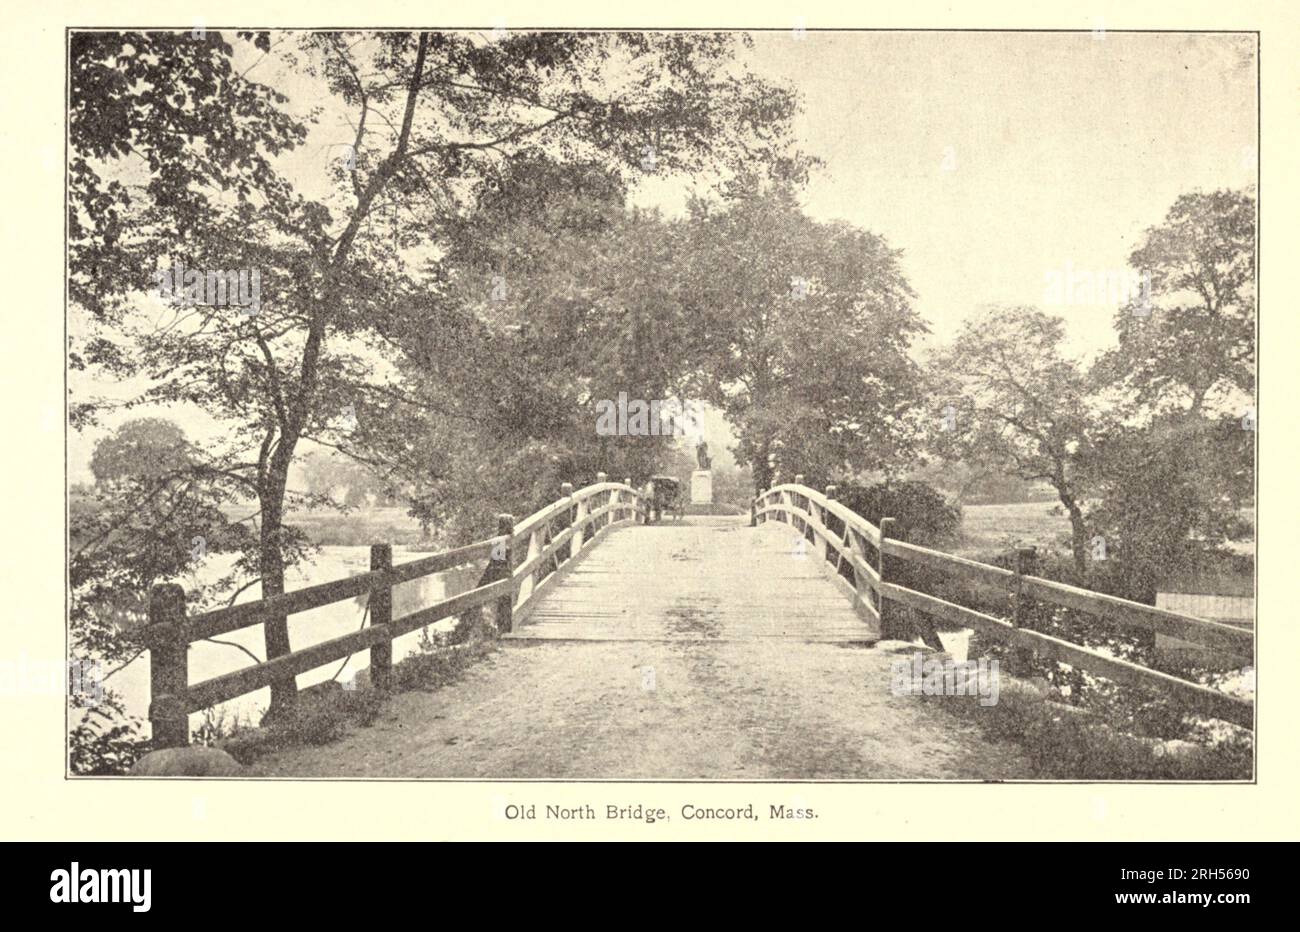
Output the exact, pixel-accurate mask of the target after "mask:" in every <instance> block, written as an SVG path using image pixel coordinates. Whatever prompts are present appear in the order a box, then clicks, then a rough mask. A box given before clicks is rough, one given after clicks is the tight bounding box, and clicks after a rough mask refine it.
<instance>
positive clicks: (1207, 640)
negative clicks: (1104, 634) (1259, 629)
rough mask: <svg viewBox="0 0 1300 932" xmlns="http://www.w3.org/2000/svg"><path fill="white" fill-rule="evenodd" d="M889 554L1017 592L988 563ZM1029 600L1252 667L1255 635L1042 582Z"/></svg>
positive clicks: (899, 549)
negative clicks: (1196, 647) (1198, 647)
mask: <svg viewBox="0 0 1300 932" xmlns="http://www.w3.org/2000/svg"><path fill="white" fill-rule="evenodd" d="M884 550H885V553H887V554H890V555H891V556H896V557H901V558H902V559H905V560H911V561H914V562H919V563H923V564H925V565H927V566H933V567H936V568H938V569H942V570H945V571H948V572H951V573H953V574H955V575H957V576H962V577H965V578H967V579H973V580H975V581H977V582H981V583H986V584H988V585H992V586H997V587H998V588H1000V589H1005V590H1006V591H1008V592H1011V591H1013V590H1014V589H1015V585H1016V574H1015V573H1014V572H1013V571H1011V570H1005V569H1002V568H1001V567H997V566H989V565H988V564H987V563H979V562H977V561H975V560H967V559H965V558H964V557H958V556H955V555H953V554H950V553H943V552H942V551H938V550H930V549H929V548H926V547H918V546H916V545H915V544H907V543H904V542H902V541H898V540H893V539H890V540H887V541H886V542H885V544H884ZM1023 591H1024V593H1025V595H1027V596H1030V597H1033V598H1037V599H1041V600H1043V601H1045V602H1051V603H1053V604H1056V605H1062V606H1064V607H1066V608H1072V609H1076V610H1078V611H1083V612H1088V613H1090V614H1093V615H1097V616H1100V617H1103V618H1107V619H1109V620H1111V621H1115V622H1119V623H1120V624H1124V625H1128V626H1129V627H1133V628H1140V629H1142V630H1145V631H1154V632H1156V633H1157V634H1166V635H1170V636H1172V637H1179V638H1182V639H1184V640H1188V641H1193V642H1195V643H1197V644H1200V645H1202V646H1205V647H1211V648H1214V649H1217V650H1221V651H1225V652H1227V653H1230V654H1233V655H1234V656H1237V657H1239V658H1241V659H1242V660H1244V661H1247V662H1249V660H1250V658H1251V657H1252V656H1253V655H1254V635H1253V633H1252V632H1251V631H1249V630H1246V629H1241V628H1236V627H1234V626H1232V625H1225V624H1221V623H1219V622H1214V621H1207V620H1205V619H1203V618H1195V617H1193V616H1190V615H1182V614H1179V613H1177V612H1171V611H1169V610H1168V609H1163V608H1156V607H1155V606H1153V605H1144V604H1142V603H1141V602H1132V601H1130V600H1128V599H1121V598H1119V597H1118V596H1113V595H1106V594H1105V593H1101V592H1094V591H1092V590H1090V589H1081V588H1079V587H1078V586H1070V585H1067V584H1065V583H1060V582H1056V581H1054V580H1050V579H1043V578H1042V577H1039V576H1024V577H1023Z"/></svg>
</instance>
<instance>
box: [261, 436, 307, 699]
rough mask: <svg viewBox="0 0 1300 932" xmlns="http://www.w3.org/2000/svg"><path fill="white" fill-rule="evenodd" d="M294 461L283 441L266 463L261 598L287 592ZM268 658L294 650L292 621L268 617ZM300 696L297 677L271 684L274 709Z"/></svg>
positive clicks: (279, 616) (265, 622) (262, 492)
mask: <svg viewBox="0 0 1300 932" xmlns="http://www.w3.org/2000/svg"><path fill="white" fill-rule="evenodd" d="M292 458H293V444H292V443H291V442H289V441H288V438H282V440H281V444H280V446H278V447H277V448H276V451H275V454H274V455H273V456H272V457H271V460H270V462H269V463H268V464H267V471H266V476H265V477H264V479H263V482H262V488H261V491H260V493H259V498H260V500H261V501H260V504H261V511H262V528H261V540H260V544H261V546H260V551H261V552H260V554H259V563H260V567H259V568H260V570H261V575H262V598H264V599H265V598H267V597H269V596H273V595H281V594H282V593H283V592H284V550H283V547H282V543H283V541H282V534H283V531H284V493H285V489H286V488H287V486H288V484H289V463H290V461H291V460H292ZM263 632H264V637H265V643H266V659H267V660H274V659H275V658H276V657H283V656H284V655H285V654H288V653H289V652H290V650H291V649H292V648H291V646H290V644H289V619H288V617H287V616H285V615H278V616H275V617H268V618H267V619H266V620H265V621H264V623H263ZM297 695H298V684H297V679H296V678H295V677H292V676H291V677H287V678H286V679H283V680H276V681H275V682H273V683H272V684H271V710H272V711H275V710H279V709H284V708H287V707H289V706H291V705H293V702H294V699H295V698H296V697H297Z"/></svg>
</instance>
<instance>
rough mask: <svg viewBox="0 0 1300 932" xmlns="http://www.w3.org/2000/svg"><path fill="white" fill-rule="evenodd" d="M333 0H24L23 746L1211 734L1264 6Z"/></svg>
mask: <svg viewBox="0 0 1300 932" xmlns="http://www.w3.org/2000/svg"><path fill="white" fill-rule="evenodd" d="M319 16H320V18H321V20H322V24H321V26H319V27H313V26H311V25H310V22H309V20H305V21H304V23H302V24H301V25H300V26H299V27H297V28H263V27H257V26H248V27H219V26H218V25H217V21H216V18H215V17H210V18H209V20H208V22H209V23H210V24H211V25H206V24H205V23H203V22H195V23H193V24H188V25H187V24H186V23H185V22H183V21H182V22H180V23H177V24H176V26H175V28H169V29H163V28H146V29H133V28H125V27H115V28H104V27H100V26H96V27H93V28H92V27H69V28H67V29H66V30H64V33H63V36H62V39H63V41H64V44H65V46H66V88H65V97H66V114H65V115H63V116H65V120H64V122H65V129H66V141H65V151H64V157H63V158H61V157H60V156H59V155H58V154H57V153H54V154H53V155H52V157H53V158H54V159H55V161H56V162H59V161H65V162H66V179H65V185H64V199H65V200H64V250H65V253H64V256H63V260H64V262H65V268H66V278H65V283H64V284H65V295H64V320H63V325H64V334H63V336H64V338H65V353H64V356H65V360H64V365H65V371H64V372H63V376H64V379H65V385H66V434H65V436H64V439H65V454H66V459H65V462H64V464H63V465H64V484H65V489H66V503H65V504H66V516H67V530H66V649H67V653H66V657H65V658H48V659H46V660H39V659H37V658H35V657H34V656H33V657H32V658H26V655H24V658H26V659H23V660H22V661H21V662H20V666H22V667H24V668H23V669H17V668H15V669H12V670H11V671H10V676H11V677H16V678H18V679H20V680H26V679H27V678H30V680H31V681H32V682H35V681H37V680H39V681H40V682H51V683H54V682H58V681H63V682H66V684H67V689H66V715H65V720H66V735H65V736H63V737H64V738H65V739H66V740H65V742H64V744H65V748H66V758H65V760H64V761H63V764H64V766H63V767H59V761H57V760H50V761H48V762H47V763H48V769H49V771H50V778H51V779H56V778H57V779H62V780H67V781H71V782H73V783H76V782H78V781H80V782H82V783H86V782H89V781H90V780H92V779H101V778H112V782H111V785H110V786H109V787H108V789H106V790H105V792H107V793H112V792H120V791H121V787H122V786H125V785H127V784H129V783H131V782H133V781H141V780H154V779H157V778H224V779H226V780H237V781H250V782H257V781H263V782H266V783H268V784H269V783H271V782H274V781H312V780H323V781H357V780H372V781H381V780H388V781H471V782H478V781H484V782H488V781H511V782H516V783H518V782H525V781H538V782H548V781H553V782H564V783H581V782H586V781H593V782H594V781H617V782H622V783H655V782H672V783H685V784H700V785H701V786H703V785H704V784H715V783H721V784H727V783H743V784H761V783H765V782H775V783H786V784H814V783H821V782H838V783H847V784H865V783H926V784H929V783H1017V782H1021V783H1079V784H1082V783H1106V782H1116V783H1162V784H1163V783H1179V784H1181V783H1222V784H1247V785H1253V784H1254V783H1255V781H1256V779H1257V772H1256V759H1257V757H1256V750H1257V749H1256V740H1255V726H1256V717H1257V714H1256V701H1255V700H1256V661H1257V630H1256V604H1255V603H1256V558H1257V553H1256V526H1257V521H1256V517H1257V514H1258V506H1259V501H1258V497H1257V481H1256V475H1257V473H1256V463H1257V443H1256V440H1257V435H1258V434H1257V381H1256V379H1257V369H1258V365H1257V355H1256V348H1257V345H1258V335H1259V333H1260V320H1259V316H1258V314H1257V308H1256V301H1257V297H1256V295H1257V274H1258V262H1257V255H1258V253H1259V249H1260V241H1259V235H1258V218H1259V216H1260V194H1259V191H1260V186H1259V177H1260V138H1261V137H1260V132H1261V126H1260V123H1261V115H1260V114H1261V110H1260V99H1261V97H1260V94H1261V83H1260V75H1261V72H1260V34H1259V33H1258V32H1256V31H1246V30H1223V31H1207V30H1191V29H1187V30H1179V29H1172V28H1171V29H1162V30H1155V29H1144V30H1133V29H1121V28H1118V26H1116V27H1114V28H1108V26H1107V24H1106V23H1105V22H1104V21H1102V20H1101V19H1097V20H1095V21H1094V22H1092V23H1088V22H1086V21H1079V20H1078V19H1077V18H1076V19H1074V20H1071V26H1070V28H1060V29H992V28H989V29H957V28H952V29H919V28H918V29H903V28H890V29H883V28H877V29H873V28H860V29H847V28H845V29H838V28H817V27H816V26H815V24H814V23H813V22H811V21H809V20H806V19H805V18H803V17H800V16H798V10H797V9H794V8H792V9H791V13H790V16H789V17H788V19H789V23H788V24H787V25H785V26H784V27H782V28H762V29H758V28H740V27H737V28H722V27H717V28H710V29H698V28H692V29H685V28H641V29H635V30H633V29H626V28H622V27H619V28H598V27H596V26H594V25H593V26H591V27H590V28H574V27H571V26H567V25H566V26H563V27H561V26H555V27H548V26H545V25H544V24H543V25H526V24H525V23H524V22H520V23H516V22H514V21H511V20H508V19H504V18H503V19H499V20H496V21H490V22H489V24H488V25H485V26H479V27H474V28H470V27H465V28H450V27H448V28H438V29H426V28H416V27H411V28H398V27H396V26H394V27H391V28H336V27H332V26H330V25H329V23H328V22H327V21H326V19H325V17H326V14H324V13H321V14H319ZM410 18H411V19H414V18H415V17H414V16H412V17H410ZM467 18H468V17H467ZM475 18H478V17H475ZM485 18H486V17H485ZM646 18H647V19H649V18H650V17H646ZM489 19H490V18H489ZM539 19H542V17H539ZM718 20H719V21H723V20H724V18H723V17H718ZM120 21H121V22H123V23H126V22H130V21H131V20H130V17H127V16H123V17H121V18H120ZM1275 49H1276V47H1275ZM1272 54H1275V55H1283V54H1285V53H1284V52H1283V51H1282V50H1281V49H1276V50H1275V51H1274V52H1273V53H1272ZM1293 104H1294V100H1293V99H1292V102H1291V104H1289V105H1288V106H1290V107H1291V109H1290V111H1288V115H1287V117H1286V118H1287V119H1290V120H1291V121H1292V123H1294V106H1293ZM1278 206H1279V210H1281V211H1282V212H1285V210H1286V208H1283V207H1281V204H1280V202H1278ZM53 210H54V207H53V204H51V205H49V207H48V208H47V212H49V211H53ZM1284 261H1287V260H1284ZM50 313H51V314H52V315H53V314H55V313H56V310H55V309H54V308H52V309H51V311H50ZM1275 339H1276V338H1275ZM1288 339H1289V338H1288ZM53 417H54V422H55V423H56V424H57V423H58V419H59V414H58V413H55V414H54V415H53ZM63 427H64V424H58V426H57V427H56V428H55V430H56V432H62V429H63ZM48 620H49V622H50V624H55V623H56V619H48ZM1271 620H1272V621H1274V622H1279V623H1281V624H1283V625H1285V624H1286V622H1285V621H1283V620H1282V619H1278V618H1273V619H1271ZM1267 625H1268V620H1266V621H1265V626H1266V627H1267ZM1275 649H1276V648H1275ZM42 663H43V664H46V665H47V666H48V667H49V668H50V669H45V670H41V669H37V668H36V667H37V665H38V664H42ZM62 666H66V669H59V667H62ZM59 692H63V690H62V689H61V688H59ZM56 698H58V699H59V701H60V702H62V701H63V700H62V698H59V697H57V696H56ZM1265 704H1267V703H1265ZM1283 738H1284V736H1282V735H1280V734H1278V733H1276V732H1274V733H1273V734H1271V735H1270V736H1269V737H1268V738H1267V739H1266V740H1265V741H1262V742H1261V744H1267V741H1278V740H1281V739H1283ZM51 740H52V737H51ZM1293 743H1294V742H1292V744H1293ZM155 785H156V784H155ZM265 789H266V787H258V788H255V790H254V792H260V791H262V790H265ZM634 789H635V788H634ZM688 789H689V787H688ZM710 789H712V790H720V791H721V792H720V793H711V794H710V795H708V797H707V798H706V797H704V796H701V797H699V798H698V799H695V798H694V797H689V798H684V799H683V800H682V802H685V803H687V805H684V806H679V808H676V809H668V810H667V811H666V812H661V813H660V814H659V815H656V812H657V811H658V810H655V809H653V808H645V809H643V808H641V807H640V806H639V805H637V798H638V797H636V796H635V794H632V795H629V797H628V799H627V801H626V806H625V808H626V810H627V811H626V812H623V811H622V808H619V811H618V812H616V813H613V814H609V813H607V812H605V810H604V808H603V807H602V806H595V807H594V808H593V807H591V806H590V805H588V802H586V801H578V802H575V803H574V804H573V806H572V808H571V809H565V808H564V807H563V806H560V801H559V800H558V799H551V800H546V799H542V798H540V797H539V798H537V799H536V800H535V801H534V802H535V803H536V808H537V811H538V813H539V814H540V815H544V816H547V817H549V818H552V819H555V820H559V821H564V820H566V819H570V818H575V819H577V818H591V817H594V816H595V815H596V814H597V812H599V815H600V816H601V817H603V818H607V819H612V820H630V821H645V820H647V819H649V821H651V822H654V821H655V819H656V818H659V819H663V818H676V819H684V820H687V821H690V820H724V821H730V820H741V821H743V820H753V819H755V818H760V817H761V819H763V820H769V819H770V820H777V821H784V820H794V821H798V820H807V819H815V818H817V817H818V814H819V812H820V808H819V807H820V806H821V803H820V802H818V803H817V804H816V805H814V804H813V803H812V802H810V801H809V800H808V799H807V798H806V797H804V796H801V792H802V790H800V788H799V787H795V788H794V790H793V791H792V792H790V793H787V794H785V795H784V796H783V797H782V800H783V801H781V802H780V803H779V805H777V804H773V805H771V806H770V807H769V806H768V805H767V804H766V802H761V801H759V800H757V799H756V798H751V797H746V796H744V795H743V794H742V795H735V794H734V792H733V794H732V795H733V796H734V799H732V797H731V796H728V789H729V788H728V787H725V786H724V787H711V788H710ZM1229 789H1230V790H1232V791H1235V789H1236V788H1229ZM1249 789H1250V786H1247V787H1245V788H1243V790H1249ZM1006 792H1017V793H1021V792H1027V791H1025V790H1007V791H1006ZM729 799H730V800H732V801H727V800H729ZM715 800H721V802H715ZM510 802H511V806H513V807H514V808H513V813H512V812H510V811H507V812H506V814H505V816H504V818H506V819H516V818H518V819H528V818H532V816H531V815H530V814H529V811H528V809H527V805H529V804H530V803H527V802H526V801H521V800H519V799H516V798H514V797H511V800H510ZM516 804H517V805H516ZM549 804H553V805H549ZM566 805H567V804H566ZM1001 805H1008V803H1006V802H1003V803H1002V804H1001ZM511 806H507V807H505V808H506V809H507V810H510V809H511ZM552 808H553V809H555V814H553V815H552V814H549V813H548V811H547V810H548V809H552ZM615 808H616V807H615V806H612V805H611V806H610V807H609V809H610V810H614V809H615ZM749 810H761V812H759V813H758V815H757V816H754V815H752V814H750V812H749ZM65 866H66V865H65ZM75 869H76V865H75V864H74V865H73V873H74V874H75Z"/></svg>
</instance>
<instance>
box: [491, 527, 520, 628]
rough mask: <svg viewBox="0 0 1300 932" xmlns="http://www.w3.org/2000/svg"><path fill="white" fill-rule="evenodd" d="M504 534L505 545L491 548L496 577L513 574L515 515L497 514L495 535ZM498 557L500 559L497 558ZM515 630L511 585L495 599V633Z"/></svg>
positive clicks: (504, 577) (513, 594)
mask: <svg viewBox="0 0 1300 932" xmlns="http://www.w3.org/2000/svg"><path fill="white" fill-rule="evenodd" d="M502 535H504V536H505V539H506V545H505V547H503V548H497V547H493V548H492V556H491V558H490V559H491V561H492V564H490V565H495V566H494V569H495V571H496V573H499V574H500V575H499V576H497V578H498V579H509V578H510V577H511V576H512V575H513V574H514V563H513V561H512V560H511V558H510V553H511V549H512V548H511V539H512V538H513V537H514V535H515V516H514V515H512V514H499V515H497V536H498V537H500V536H502ZM497 557H500V558H501V559H499V560H498V559H497ZM513 630H515V590H514V587H513V586H511V587H510V588H509V589H508V590H507V591H506V594H505V595H503V596H502V597H501V598H499V599H497V633H499V634H508V633H510V632H511V631H513Z"/></svg>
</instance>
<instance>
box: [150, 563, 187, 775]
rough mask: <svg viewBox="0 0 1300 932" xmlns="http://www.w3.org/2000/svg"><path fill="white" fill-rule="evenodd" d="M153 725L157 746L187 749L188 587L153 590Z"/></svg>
mask: <svg viewBox="0 0 1300 932" xmlns="http://www.w3.org/2000/svg"><path fill="white" fill-rule="evenodd" d="M146 635H147V638H148V644H149V724H150V726H151V729H152V731H153V747H154V749H155V750H157V749H161V748H183V747H185V746H186V745H188V744H189V743H190V718H189V714H188V713H187V711H186V705H185V703H186V694H187V693H188V691H189V683H190V671H189V647H190V645H189V641H188V639H187V638H186V635H185V590H184V589H182V588H181V587H180V586H178V585H177V584H176V583H162V584H160V585H157V586H154V587H153V589H151V590H150V591H149V627H148V629H147V632H146Z"/></svg>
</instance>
